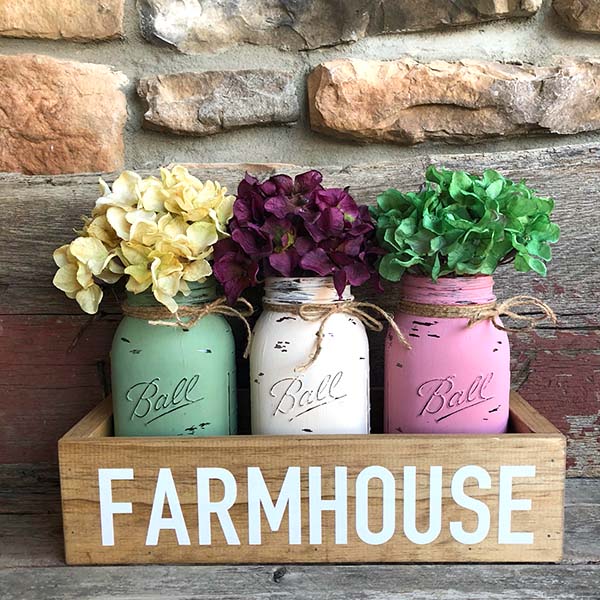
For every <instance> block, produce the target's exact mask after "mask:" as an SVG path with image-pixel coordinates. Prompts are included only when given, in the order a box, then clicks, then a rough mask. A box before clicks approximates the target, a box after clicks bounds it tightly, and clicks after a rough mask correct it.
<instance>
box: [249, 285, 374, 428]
mask: <svg viewBox="0 0 600 600" xmlns="http://www.w3.org/2000/svg"><path fill="white" fill-rule="evenodd" d="M351 300H353V296H352V295H351V291H350V286H348V287H346V289H345V291H344V294H343V297H342V300H341V301H343V302H347V301H351ZM337 302H340V299H339V297H338V293H337V292H336V290H335V287H334V285H333V279H332V278H331V277H303V278H284V277H273V278H267V280H266V282H265V296H264V299H263V303H264V310H263V313H262V314H261V316H260V318H259V319H258V322H257V323H256V326H255V328H254V335H253V340H252V350H251V352H250V377H251V379H250V390H251V404H252V406H251V412H252V433H253V434H287V435H290V434H296V435H297V434H303V433H308V434H310V433H315V434H332V433H369V430H370V427H369V419H370V414H369V413H370V410H369V408H370V407H369V342H368V339H367V333H366V331H365V327H364V325H363V324H362V322H361V321H360V320H359V319H358V318H356V317H355V316H353V315H350V314H345V313H342V312H340V313H335V314H332V315H331V316H329V318H327V320H326V321H325V325H324V330H323V333H324V335H323V339H322V344H321V351H320V353H319V355H318V356H317V358H316V360H315V361H314V362H313V363H312V364H310V365H309V366H307V367H306V368H304V369H303V368H302V367H303V366H304V365H306V363H307V362H308V360H309V358H310V356H311V354H312V353H313V352H314V350H315V342H316V340H317V332H318V330H319V326H320V325H321V323H322V319H320V318H319V319H318V320H305V319H303V318H302V317H301V316H300V315H299V314H298V310H299V307H300V306H301V305H305V304H311V305H314V304H318V305H324V308H325V309H327V307H331V306H332V305H334V304H335V303H337Z"/></svg>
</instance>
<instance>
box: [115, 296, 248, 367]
mask: <svg viewBox="0 0 600 600" xmlns="http://www.w3.org/2000/svg"><path fill="white" fill-rule="evenodd" d="M236 304H239V305H240V308H234V307H233V306H229V305H228V304H227V300H226V298H225V297H222V298H217V299H216V300H214V301H213V302H207V303H206V304H198V305H196V306H180V307H179V308H178V309H177V312H175V313H172V312H171V311H169V309H168V308H166V307H162V306H131V304H128V303H127V302H125V303H124V304H122V306H121V308H122V309H123V314H125V315H127V316H128V317H135V318H137V319H145V320H146V321H148V323H149V324H150V325H156V326H160V327H179V328H180V329H182V330H183V331H188V330H189V329H191V328H192V327H193V326H194V325H196V323H198V321H200V320H201V319H203V318H204V317H206V316H207V315H223V316H225V317H235V318H237V319H239V320H240V321H242V323H243V324H244V325H245V327H246V333H247V341H246V349H245V350H244V358H248V354H249V353H250V343H251V341H252V329H251V328H250V323H248V321H247V319H246V318H247V317H249V316H250V315H252V313H253V312H254V308H253V307H252V304H250V302H248V301H247V300H246V299H244V298H239V299H238V300H237V302H236ZM167 319H169V320H167ZM173 319H174V320H173ZM183 319H186V321H183Z"/></svg>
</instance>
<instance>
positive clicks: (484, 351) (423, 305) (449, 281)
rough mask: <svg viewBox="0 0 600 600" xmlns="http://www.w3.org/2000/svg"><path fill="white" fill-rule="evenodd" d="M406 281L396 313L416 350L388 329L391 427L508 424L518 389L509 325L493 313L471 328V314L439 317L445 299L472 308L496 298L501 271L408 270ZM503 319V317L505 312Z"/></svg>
mask: <svg viewBox="0 0 600 600" xmlns="http://www.w3.org/2000/svg"><path fill="white" fill-rule="evenodd" d="M401 285H402V287H401V297H402V301H403V303H406V304H404V306H403V309H402V310H400V311H399V312H398V314H397V315H396V317H395V320H396V323H397V324H398V327H400V330H401V331H402V332H403V333H404V335H405V336H406V339H407V340H408V341H409V343H410V345H411V349H408V348H406V347H405V346H403V345H402V344H401V343H400V342H399V341H398V339H397V337H396V336H395V335H391V334H390V333H388V336H387V338H386V348H385V405H384V431H385V432H386V433H502V432H504V431H506V427H507V422H508V406H509V394H510V350H509V344H508V336H507V335H506V332H505V331H502V330H500V329H497V328H496V327H495V326H494V324H493V323H492V321H491V320H490V319H487V320H483V321H479V322H477V323H475V324H473V325H472V326H471V327H469V326H468V324H469V317H466V316H461V317H456V316H453V317H448V316H444V317H442V316H438V315H440V314H443V313H444V309H443V307H444V306H452V307H469V308H472V307H473V306H474V305H478V304H487V305H488V306H489V304H490V303H493V302H495V300H496V297H495V296H494V291H493V288H494V280H493V278H492V277H490V276H486V275H483V276H463V277H446V278H444V277H442V278H440V279H438V281H437V282H434V281H432V280H431V279H430V278H428V277H416V276H413V275H404V276H403V278H402V284H401ZM411 310H412V311H413V312H414V313H417V314H411V312H410V311H411ZM447 311H448V309H447ZM450 311H456V308H454V309H450ZM496 322H497V323H499V324H500V321H499V319H498V318H497V317H496Z"/></svg>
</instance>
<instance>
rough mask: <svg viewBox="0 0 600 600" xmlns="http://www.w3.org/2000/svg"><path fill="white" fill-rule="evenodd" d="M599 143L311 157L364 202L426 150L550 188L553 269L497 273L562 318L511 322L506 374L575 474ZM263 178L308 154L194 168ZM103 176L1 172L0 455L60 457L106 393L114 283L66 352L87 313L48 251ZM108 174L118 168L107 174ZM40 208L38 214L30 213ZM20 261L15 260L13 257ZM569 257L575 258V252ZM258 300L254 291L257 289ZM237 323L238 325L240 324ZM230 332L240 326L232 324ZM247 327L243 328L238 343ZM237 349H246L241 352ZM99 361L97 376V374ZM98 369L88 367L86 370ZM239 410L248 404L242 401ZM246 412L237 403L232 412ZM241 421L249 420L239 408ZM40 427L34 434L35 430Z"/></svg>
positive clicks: (592, 341) (582, 463)
mask: <svg viewBox="0 0 600 600" xmlns="http://www.w3.org/2000/svg"><path fill="white" fill-rule="evenodd" d="M599 157H600V146H598V145H597V144H581V145H573V146H563V147H560V148H542V149H537V150H523V151H510V152H496V153H486V154H482V153H473V154H466V155H465V154H456V155H438V154H428V155H426V156H419V157H414V158H408V159H405V160H403V161H402V162H400V163H398V162H395V163H389V164H387V163H382V164H377V165H362V166H319V165H315V166H316V167H317V168H320V170H322V172H323V173H324V177H325V182H326V184H327V185H339V186H346V185H351V186H352V192H353V194H354V196H355V197H356V198H357V200H359V201H361V202H367V203H372V202H373V201H374V200H375V196H376V194H377V193H378V192H379V191H381V190H382V189H386V188H387V187H389V186H395V187H399V188H400V189H414V188H415V187H416V186H417V185H418V184H419V182H420V181H421V180H422V173H423V171H424V169H425V167H426V166H427V165H428V164H430V163H436V164H442V165H445V166H447V167H448V168H462V169H467V170H483V169H485V168H495V169H498V170H500V171H502V172H503V173H504V174H506V175H507V176H509V177H512V178H516V179H520V178H525V179H527V181H528V183H529V184H531V185H533V186H534V187H536V188H537V189H539V190H540V191H541V192H543V193H544V194H547V195H552V196H554V197H555V198H556V200H557V203H556V210H555V212H556V219H557V221H558V223H559V224H560V226H561V228H562V239H561V241H560V242H559V243H558V244H556V246H555V248H554V249H553V250H554V261H553V262H552V264H551V265H550V268H549V276H548V278H547V279H542V278H540V277H537V276H534V275H533V274H517V273H515V272H514V271H513V270H511V269H510V268H505V269H502V270H500V271H499V272H497V273H496V274H495V276H494V279H495V281H496V287H495V289H496V294H497V296H498V298H499V299H500V300H504V299H506V298H508V297H509V296H511V295H515V294H518V293H524V294H531V295H536V296H538V297H540V298H542V299H543V300H545V301H547V302H548V303H549V304H550V305H551V306H552V307H553V308H554V309H555V311H556V312H557V314H558V316H559V323H558V325H557V327H555V328H554V327H553V328H547V327H542V328H540V329H538V330H536V332H533V333H527V334H519V335H511V336H510V338H511V339H510V341H511V345H512V347H513V361H512V362H513V387H514V388H516V389H519V390H520V391H521V392H522V394H523V395H524V396H525V398H526V399H527V400H528V401H530V402H531V403H532V404H533V405H534V406H536V407H537V408H538V409H539V410H541V412H542V413H544V414H547V415H548V416H549V417H550V419H551V420H552V421H553V422H554V423H555V424H556V425H557V426H558V427H559V428H560V429H561V430H562V431H563V432H564V433H566V434H567V436H568V443H569V447H568V449H569V474H572V475H585V476H598V475H600V443H599V441H598V437H599V435H598V433H597V432H598V424H597V420H598V415H599V413H600V400H599V398H598V390H599V389H600V383H599V374H598V373H599V370H600V365H599V360H600V358H599V353H600V315H599V313H598V306H599V305H600V287H599V286H598V284H597V282H598V281H599V280H600V265H599V261H598V255H597V252H598V249H599V246H598V241H597V240H598V239H599V238H600V220H598V219H590V218H589V215H592V214H596V212H597V210H598V207H597V199H596V195H595V194H594V193H590V190H591V191H594V190H600V170H599V169H598V159H599ZM246 170H248V171H250V172H252V173H254V174H255V175H257V176H260V177H264V176H268V175H271V174H274V173H277V172H282V171H285V172H289V173H294V172H302V171H303V170H306V167H304V166H298V165H297V166H294V165H281V164H280V165H274V164H208V165H206V164H205V165H196V166H195V167H194V168H193V171H194V174H196V175H198V176H199V177H201V178H203V179H219V180H220V181H222V182H223V183H224V184H225V185H227V186H228V187H229V188H230V189H235V186H236V182H237V181H239V179H240V178H241V177H242V175H243V173H244V171H246ZM97 178H98V176H97V175H93V174H87V175H86V174H83V175H73V176H55V177H23V176H20V175H7V174H0V207H1V208H2V209H3V210H4V211H5V213H7V214H10V216H11V218H10V220H9V221H7V223H6V226H5V227H2V228H0V326H1V327H2V330H0V377H1V379H0V386H2V388H1V389H2V393H3V397H4V398H17V399H19V402H16V401H15V402H10V401H6V400H4V401H3V402H2V404H0V413H1V415H2V417H3V418H4V422H7V421H8V420H10V426H7V427H3V428H1V429H0V462H4V463H10V462H15V461H42V460H49V461H52V460H56V440H57V439H58V437H59V435H60V434H61V433H64V431H66V430H67V429H68V428H69V427H70V426H71V425H72V424H73V423H74V422H75V421H77V419H79V418H80V417H81V416H82V415H83V414H85V412H86V411H87V410H89V408H90V407H91V406H92V405H93V404H95V403H96V402H97V400H99V399H100V398H101V396H102V394H103V392H104V389H105V388H104V385H103V380H106V361H107V358H108V351H109V348H110V340H111V339H112V335H113V333H114V329H115V327H116V325H117V323H118V320H119V317H118V316H117V313H118V306H117V303H116V302H115V301H114V300H113V298H112V295H111V294H107V296H108V297H107V301H106V303H105V304H104V303H103V306H102V309H103V311H105V313H107V314H105V313H103V314H102V316H100V317H99V318H98V319H96V320H95V321H93V322H92V324H91V325H90V326H89V327H88V329H87V330H86V331H85V333H84V334H83V336H82V337H81V341H80V343H79V344H78V346H77V347H76V349H75V350H74V351H73V352H70V353H69V352H67V350H68V348H69V346H70V345H71V343H72V341H73V339H74V338H75V336H76V335H77V333H78V331H79V330H80V328H81V326H82V325H84V324H85V323H87V322H88V321H89V319H88V317H86V316H84V315H82V314H81V313H80V312H79V310H78V307H77V306H76V304H75V303H74V302H73V301H70V300H68V299H67V298H66V297H65V296H64V294H62V293H61V292H59V291H58V290H56V289H54V288H53V287H52V285H51V280H52V276H53V273H54V270H55V267H54V265H53V263H52V258H51V255H52V250H53V249H54V248H56V247H58V246H59V245H61V244H63V243H65V242H67V241H68V240H69V239H71V238H72V235H73V234H72V230H73V228H76V227H78V226H79V225H80V220H79V215H81V214H85V213H87V212H89V211H90V210H91V208H92V206H93V202H94V200H95V198H96V196H97ZM106 179H107V180H112V179H114V175H113V176H107V177H106ZM39 214H43V215H44V216H45V219H44V220H43V221H42V220H39V218H37V216H38V215H39ZM15 256H19V257H20V260H19V261H15V260H14V257H15ZM574 257H576V258H575V259H574ZM385 288H386V291H385V293H384V294H383V295H378V294H375V293H373V291H372V290H370V289H369V288H368V287H364V288H362V289H358V290H357V291H356V297H357V299H358V300H368V301H373V302H377V303H379V304H380V305H381V306H383V307H384V308H385V309H387V310H389V311H395V309H396V306H397V298H398V287H397V286H396V285H394V284H386V286H385ZM252 298H253V300H254V301H255V304H256V305H257V306H258V299H259V295H258V294H256V295H253V296H252ZM232 325H234V330H236V329H237V328H236V327H235V324H233V323H232ZM236 334H238V335H239V334H240V330H239V329H237V331H236ZM369 339H370V347H371V365H372V369H371V383H372V386H373V387H374V388H380V387H381V386H382V385H383V368H382V366H383V336H382V335H380V334H374V335H373V334H371V333H370V334H369ZM242 343H243V337H242V336H241V335H239V337H238V350H239V347H240V345H241V344H242ZM238 358H239V359H241V357H240V356H239V352H238ZM238 369H239V371H238V372H239V384H241V385H240V387H243V386H247V385H248V376H247V363H246V362H245V361H241V360H239V361H238ZM103 373H104V375H103ZM94 374H96V375H94ZM240 410H241V411H243V412H244V413H247V405H246V402H245V400H244V401H242V402H241V404H240ZM372 415H373V422H372V425H373V430H374V431H376V430H377V428H378V427H381V422H382V421H381V395H380V394H374V395H373V397H372ZM240 417H242V413H240ZM240 424H241V425H242V429H241V431H247V429H244V427H247V421H245V420H244V419H242V418H240ZM32 432H35V435H32Z"/></svg>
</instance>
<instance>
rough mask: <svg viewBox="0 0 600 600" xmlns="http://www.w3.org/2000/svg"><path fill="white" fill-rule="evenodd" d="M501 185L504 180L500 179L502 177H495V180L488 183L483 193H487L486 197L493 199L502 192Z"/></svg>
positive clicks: (502, 185)
mask: <svg viewBox="0 0 600 600" xmlns="http://www.w3.org/2000/svg"><path fill="white" fill-rule="evenodd" d="M503 187H504V181H502V179H496V181H494V182H493V183H491V184H490V185H488V187H487V188H486V190H485V193H486V194H487V195H488V198H492V199H493V200H495V199H496V198H497V197H498V196H499V195H500V192H502V188H503Z"/></svg>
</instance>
